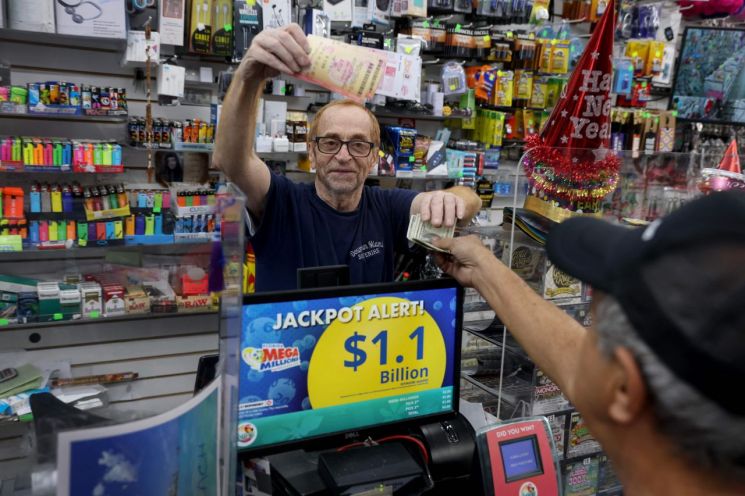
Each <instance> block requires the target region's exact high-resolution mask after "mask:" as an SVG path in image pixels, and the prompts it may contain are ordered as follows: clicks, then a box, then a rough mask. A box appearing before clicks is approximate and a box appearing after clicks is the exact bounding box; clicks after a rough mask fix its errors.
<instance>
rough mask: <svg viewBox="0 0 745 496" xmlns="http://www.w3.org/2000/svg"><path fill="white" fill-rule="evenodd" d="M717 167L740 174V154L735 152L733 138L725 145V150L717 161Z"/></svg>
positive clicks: (735, 146) (735, 144)
mask: <svg viewBox="0 0 745 496" xmlns="http://www.w3.org/2000/svg"><path fill="white" fill-rule="evenodd" d="M718 169H719V170H722V171H728V172H733V173H735V174H742V169H741V168H740V155H739V154H738V153H737V141H736V140H734V139H733V140H732V142H731V143H730V144H729V146H728V147H727V151H725V152H724V157H722V161H721V162H719V167H718Z"/></svg>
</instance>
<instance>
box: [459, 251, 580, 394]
mask: <svg viewBox="0 0 745 496" xmlns="http://www.w3.org/2000/svg"><path fill="white" fill-rule="evenodd" d="M482 269H483V270H479V271H478V272H477V274H476V275H475V276H474V281H473V283H474V288H475V289H476V290H477V291H478V292H479V293H481V295H482V296H483V297H484V299H486V301H487V302H488V303H489V306H491V307H492V308H493V309H494V310H495V312H496V314H497V316H498V317H499V319H500V320H501V321H502V322H503V323H504V325H505V326H506V327H507V329H508V330H509V331H510V332H511V333H512V335H513V336H514V337H515V339H517V341H518V342H519V343H520V345H522V347H523V348H524V349H525V351H526V352H527V353H528V355H530V357H531V358H532V359H533V360H534V361H535V363H536V365H538V366H539V367H540V368H541V369H542V370H543V371H544V372H545V373H546V374H547V375H548V376H549V377H550V378H551V379H552V380H553V381H554V382H556V383H557V384H558V385H559V387H560V388H561V389H562V391H563V392H564V394H565V395H566V396H567V398H569V399H570V400H571V399H572V398H573V394H574V384H573V383H572V380H573V378H574V377H576V374H575V372H574V371H575V369H576V367H577V363H576V356H577V355H576V353H577V350H578V349H579V347H580V345H581V341H582V339H583V337H584V335H585V332H586V331H585V329H584V328H583V327H582V326H581V325H580V324H579V323H577V322H576V321H575V320H574V319H572V318H571V317H569V316H568V315H567V314H565V313H564V312H562V311H561V310H559V309H558V308H557V307H556V306H555V305H553V304H551V303H549V302H547V301H545V300H544V299H543V298H541V297H540V296H539V295H538V294H537V293H536V292H535V291H533V289H531V288H530V287H529V286H528V285H527V284H526V283H525V281H523V280H522V279H521V278H520V277H519V276H518V275H517V274H515V273H514V272H512V270H510V269H509V268H508V267H507V266H506V265H504V264H503V263H501V262H500V261H499V260H497V259H496V258H493V257H489V259H488V260H484V262H483V266H482Z"/></svg>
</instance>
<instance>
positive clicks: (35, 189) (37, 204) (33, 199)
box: [29, 184, 41, 213]
mask: <svg viewBox="0 0 745 496" xmlns="http://www.w3.org/2000/svg"><path fill="white" fill-rule="evenodd" d="M29 207H30V209H31V212H33V213H39V212H41V193H39V185H38V184H32V185H31V192H30V193H29Z"/></svg>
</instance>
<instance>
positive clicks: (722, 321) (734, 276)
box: [546, 190, 745, 415]
mask: <svg viewBox="0 0 745 496" xmlns="http://www.w3.org/2000/svg"><path fill="white" fill-rule="evenodd" d="M546 250H547V252H548V257H549V259H550V260H551V262H553V263H554V264H555V265H556V266H557V267H558V268H559V269H561V270H563V271H564V272H566V273H567V274H570V275H572V276H574V277H577V278H578V279H581V280H582V281H584V282H586V283H589V284H590V285H591V286H592V287H593V288H596V289H598V290H600V291H602V292H604V293H608V294H610V295H612V296H613V297H614V298H615V299H616V300H617V301H618V302H619V304H620V305H621V307H622V308H623V310H624V312H625V314H626V316H627V317H628V319H629V321H630V322H631V324H632V325H633V326H634V328H635V330H636V331H637V333H638V335H639V337H640V338H641V339H642V340H643V341H644V342H645V343H646V344H647V345H648V346H649V347H650V349H651V350H652V351H653V352H654V353H655V355H656V356H657V357H658V358H659V359H660V361H662V362H663V363H664V364H666V365H667V366H668V368H670V370H671V371H672V372H673V373H674V374H675V375H676V376H677V377H678V378H679V379H681V380H683V381H684V382H686V383H687V384H689V385H690V386H692V387H693V388H695V389H696V390H697V391H699V392H700V393H701V394H702V395H703V396H705V397H708V398H709V399H711V400H712V401H714V402H715V403H717V404H718V405H720V406H721V407H722V408H724V409H725V410H727V411H729V412H731V413H733V414H736V415H745V395H740V394H738V393H737V391H736V388H734V389H733V387H732V385H733V384H742V383H743V382H744V381H745V192H742V191H732V190H730V191H726V192H720V193H714V194H711V195H709V196H706V197H702V198H699V199H696V200H693V201H691V202H689V203H687V204H686V205H684V206H682V207H681V208H679V209H678V210H676V211H674V212H673V213H671V214H669V215H667V216H666V217H663V218H660V219H657V220H655V221H654V222H652V223H651V224H649V225H648V226H645V227H641V228H628V227H624V226H620V225H614V224H612V223H610V222H606V221H603V220H600V219H596V218H590V217H576V218H572V219H569V220H566V221H564V222H562V223H561V224H559V225H557V226H555V227H554V228H553V229H552V230H551V232H550V233H549V235H548V240H547V243H546Z"/></svg>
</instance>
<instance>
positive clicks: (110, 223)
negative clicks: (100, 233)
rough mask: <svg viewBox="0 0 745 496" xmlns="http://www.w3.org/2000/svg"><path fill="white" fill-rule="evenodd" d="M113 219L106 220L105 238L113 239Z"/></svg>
mask: <svg viewBox="0 0 745 496" xmlns="http://www.w3.org/2000/svg"><path fill="white" fill-rule="evenodd" d="M114 233H115V229H114V221H113V220H110V221H108V222H106V239H114Z"/></svg>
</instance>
